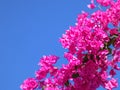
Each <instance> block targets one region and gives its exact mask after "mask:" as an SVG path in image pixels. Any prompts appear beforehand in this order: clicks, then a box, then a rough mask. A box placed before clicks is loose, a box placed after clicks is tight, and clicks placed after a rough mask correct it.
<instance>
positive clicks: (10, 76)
mask: <svg viewBox="0 0 120 90" xmlns="http://www.w3.org/2000/svg"><path fill="white" fill-rule="evenodd" d="M88 1H89V0H0V90H20V88H19V86H20V84H21V83H22V82H23V80H24V79H26V78H28V77H34V72H35V71H36V70H37V69H38V68H39V67H38V66H37V64H38V62H39V59H40V57H42V56H43V55H49V54H56V55H58V56H60V57H61V59H60V60H59V63H58V65H61V63H66V61H65V60H64V58H63V53H64V51H65V50H64V49H63V48H62V46H61V44H60V43H59V41H58V40H59V38H60V37H61V36H62V34H63V33H64V32H65V30H66V29H68V28H69V26H71V25H74V23H75V22H76V18H77V15H78V14H79V13H80V12H81V10H85V11H89V9H88V8H87V7H86V5H87V3H88ZM99 90H104V89H101V88H100V89H99ZM115 90H120V89H115Z"/></svg>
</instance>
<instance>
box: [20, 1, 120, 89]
mask: <svg viewBox="0 0 120 90" xmlns="http://www.w3.org/2000/svg"><path fill="white" fill-rule="evenodd" d="M94 3H95V1H94V0H91V4H89V5H88V7H89V8H90V9H94V8H96V5H95V4H94ZM96 3H98V4H100V5H101V6H102V7H107V9H106V10H98V11H96V12H94V13H92V14H88V13H87V12H82V13H81V14H80V15H78V18H77V23H76V25H75V26H73V27H70V28H69V30H67V31H66V33H65V34H63V35H62V37H61V38H60V42H61V44H62V46H63V48H65V49H68V52H65V53H64V58H66V59H67V60H68V64H66V65H65V64H63V65H62V67H61V68H60V69H58V68H57V67H55V66H54V64H55V63H56V62H57V60H58V59H59V58H58V57H57V56H55V55H49V56H43V57H42V58H41V59H40V62H39V65H40V68H39V70H38V71H36V73H35V79H33V78H28V79H26V80H25V81H24V82H23V84H22V85H21V89H22V90H35V89H36V88H37V89H43V90H96V89H97V88H99V87H100V86H102V87H104V88H105V89H107V90H112V89H113V88H116V87H117V86H118V81H117V79H116V78H115V77H114V76H115V75H116V71H117V70H120V67H119V65H118V63H119V62H120V57H119V55H120V28H119V23H120V17H119V16H120V0H96ZM111 25H112V26H111Z"/></svg>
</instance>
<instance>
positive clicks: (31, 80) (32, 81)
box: [20, 78, 38, 90]
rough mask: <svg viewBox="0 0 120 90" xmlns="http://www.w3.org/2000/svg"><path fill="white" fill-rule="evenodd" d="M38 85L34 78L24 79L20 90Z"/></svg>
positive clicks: (28, 89) (29, 89)
mask: <svg viewBox="0 0 120 90" xmlns="http://www.w3.org/2000/svg"><path fill="white" fill-rule="evenodd" d="M37 86H38V83H37V82H36V80H35V79H34V78H28V79H26V80H25V81H24V82H23V84H22V85H21V86H20V88H21V89H22V90H34V89H35V88H36V87H37Z"/></svg>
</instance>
